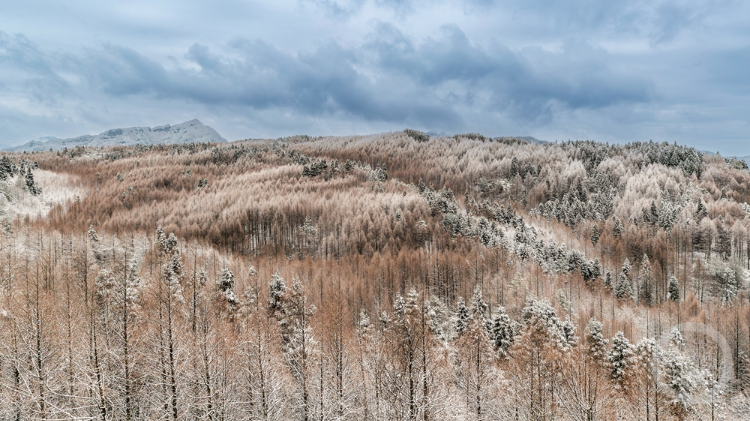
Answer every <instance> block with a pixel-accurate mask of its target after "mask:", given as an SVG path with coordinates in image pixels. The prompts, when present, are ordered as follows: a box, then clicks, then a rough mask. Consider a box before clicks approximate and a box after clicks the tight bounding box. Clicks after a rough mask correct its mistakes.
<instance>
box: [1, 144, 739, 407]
mask: <svg viewBox="0 0 750 421" xmlns="http://www.w3.org/2000/svg"><path fill="white" fill-rule="evenodd" d="M0 179H2V181H0V190H2V192H3V195H0V202H1V203H2V218H3V222H2V235H0V420H88V419H96V420H305V421H312V420H321V421H323V420H409V421H412V420H413V421H416V420H420V421H422V420H424V421H428V420H524V421H525V420H529V421H531V420H533V421H542V420H544V421H552V420H576V421H594V420H603V421H604V420H612V421H614V420H648V421H651V420H745V419H748V417H750V397H748V391H749V390H748V388H750V355H749V354H750V349H749V347H750V299H749V296H748V280H749V277H750V271H748V269H749V268H750V244H749V243H748V242H749V241H750V219H749V217H750V205H748V202H750V172H749V171H748V167H747V165H746V163H745V162H744V161H738V160H736V159H725V158H723V157H721V156H718V155H708V154H703V153H701V152H698V151H696V150H695V149H691V148H687V147H683V146H679V145H675V144H660V143H630V144H627V145H624V146H623V145H608V144H602V143H595V142H588V141H586V142H564V143H548V144H532V143H527V142H526V141H524V140H522V139H516V138H486V137H484V136H482V135H478V134H467V135H457V136H454V137H432V138H430V137H429V136H428V135H426V134H423V133H420V132H415V131H409V130H407V131H405V132H394V133H385V134H378V135H372V136H357V137H329V138H312V137H308V136H296V137H291V138H282V139H275V140H246V141H241V142H233V143H229V144H220V145H216V144H187V145H170V146H148V147H143V146H135V147H107V148H82V147H77V148H75V149H64V150H62V151H58V152H53V151H49V152H35V153H10V154H4V155H3V158H2V161H0Z"/></svg>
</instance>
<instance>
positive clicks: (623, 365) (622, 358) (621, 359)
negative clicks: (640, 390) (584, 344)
mask: <svg viewBox="0 0 750 421" xmlns="http://www.w3.org/2000/svg"><path fill="white" fill-rule="evenodd" d="M633 353H634V350H633V345H631V344H630V341H628V338H626V337H625V334H624V333H622V332H617V333H615V337H614V338H612V350H610V351H609V353H608V354H607V358H608V359H609V366H610V377H611V378H612V381H613V382H614V383H615V387H617V388H618V389H620V390H622V391H623V392H626V391H627V390H626V389H627V387H628V381H629V380H630V374H631V369H632V364H633V360H632V359H633Z"/></svg>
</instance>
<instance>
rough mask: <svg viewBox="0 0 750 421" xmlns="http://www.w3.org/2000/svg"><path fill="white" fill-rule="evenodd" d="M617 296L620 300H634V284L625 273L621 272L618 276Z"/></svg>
mask: <svg viewBox="0 0 750 421" xmlns="http://www.w3.org/2000/svg"><path fill="white" fill-rule="evenodd" d="M615 297H617V299H618V300H632V299H633V286H632V285H631V284H630V279H628V276H627V275H625V273H624V272H623V273H620V275H618V276H617V285H615Z"/></svg>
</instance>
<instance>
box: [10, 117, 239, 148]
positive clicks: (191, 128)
mask: <svg viewBox="0 0 750 421" xmlns="http://www.w3.org/2000/svg"><path fill="white" fill-rule="evenodd" d="M195 142H213V143H223V142H226V140H225V139H224V138H223V137H221V135H219V133H218V132H216V130H214V129H212V128H211V127H209V126H206V125H204V124H203V123H201V122H200V121H199V120H197V119H195V120H190V121H186V122H184V123H180V124H175V125H169V124H167V125H164V126H156V127H153V128H151V127H129V128H119V129H110V130H107V131H105V132H102V133H100V134H98V135H83V136H79V137H74V138H69V139H59V138H56V137H51V136H48V137H43V138H40V139H36V140H32V141H31V142H28V143H24V144H23V145H19V146H14V147H10V148H7V150H9V151H28V152H31V151H45V150H49V149H53V150H59V149H63V148H68V149H70V148H74V147H76V146H116V145H121V146H132V145H135V144H141V145H157V144H168V145H169V144H175V143H195Z"/></svg>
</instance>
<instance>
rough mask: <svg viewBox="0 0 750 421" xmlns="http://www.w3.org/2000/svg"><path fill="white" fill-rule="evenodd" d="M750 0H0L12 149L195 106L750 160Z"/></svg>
mask: <svg viewBox="0 0 750 421" xmlns="http://www.w3.org/2000/svg"><path fill="white" fill-rule="evenodd" d="M748 16H750V2H747V1H734V0H648V1H646V0H629V1H623V0H610V1H601V0H570V1H555V0H504V1H495V0H464V1H457V0H274V1H254V0H213V1H197V0H128V1H110V2H102V1H93V0H67V1H52V0H24V1H22V2H21V1H13V2H9V1H6V2H0V145H4V146H9V145H16V144H20V143H25V142H27V141H29V140H31V139H36V138H40V137H43V136H56V137H61V138H65V137H74V136H79V135H83V134H98V133H100V132H103V131H105V130H107V129H110V128H116V127H133V126H156V125H163V124H176V123H180V122H183V121H187V120H191V119H193V118H198V119H200V120H201V121H202V122H203V123H205V124H207V125H209V126H211V127H213V128H214V129H216V130H217V131H218V132H219V133H220V134H221V135H222V136H223V137H225V138H226V139H227V140H237V139H246V138H275V137H280V136H288V135H294V134H309V135H349V134H369V133H379V132H386V131H397V130H403V129H404V128H412V129H417V130H422V131H426V132H430V133H434V134H446V135H452V134H455V133H467V132H475V133H482V134H484V135H487V136H533V137H536V138H538V139H543V140H548V141H555V140H568V139H590V140H597V141H602V142H612V143H626V142H631V141H648V140H654V141H660V142H661V141H667V142H670V143H672V142H677V143H679V144H686V145H690V146H694V147H697V148H699V149H701V150H708V151H712V152H721V153H722V154H723V155H739V156H745V155H750V112H748V110H750V69H749V68H750V19H748V18H747V17H748Z"/></svg>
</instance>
